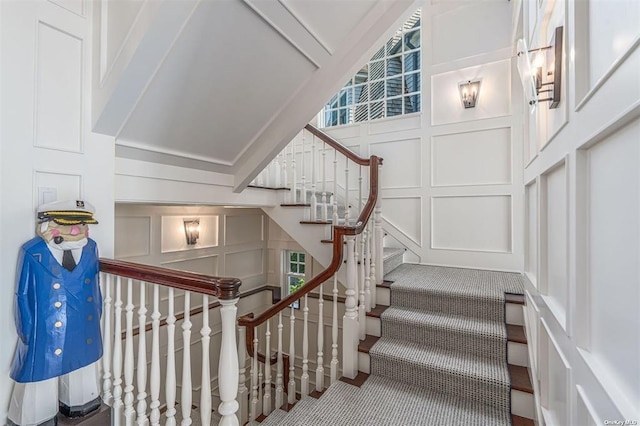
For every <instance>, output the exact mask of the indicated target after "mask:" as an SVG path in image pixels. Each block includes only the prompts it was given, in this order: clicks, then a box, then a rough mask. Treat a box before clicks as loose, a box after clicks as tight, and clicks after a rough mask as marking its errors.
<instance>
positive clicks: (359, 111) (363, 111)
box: [353, 104, 369, 122]
mask: <svg viewBox="0 0 640 426" xmlns="http://www.w3.org/2000/svg"><path fill="white" fill-rule="evenodd" d="M368 118H369V114H368V112H367V105H366V104H364V105H356V112H355V115H354V117H353V120H354V121H356V122H358V121H367V119H368Z"/></svg>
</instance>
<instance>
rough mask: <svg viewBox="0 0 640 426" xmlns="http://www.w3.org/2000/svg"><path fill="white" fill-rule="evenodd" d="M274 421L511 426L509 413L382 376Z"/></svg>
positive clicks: (297, 425)
mask: <svg viewBox="0 0 640 426" xmlns="http://www.w3.org/2000/svg"><path fill="white" fill-rule="evenodd" d="M272 415H273V414H272ZM270 420H271V416H269V417H268V418H267V420H266V421H265V422H264V423H262V425H264V426H274V425H281V426H302V425H309V426H311V425H313V426H364V425H367V426H389V425H415V426H418V425H435V424H452V425H465V426H509V425H510V419H509V415H508V414H507V413H505V412H504V410H498V409H496V408H495V407H491V406H489V405H486V404H482V403H475V402H473V401H469V400H464V399H459V398H455V397H452V396H451V395H446V394H442V393H439V392H436V391H432V390H429V389H424V388H420V387H417V386H411V385H407V384H406V383H401V382H398V381H395V380H392V379H388V378H385V377H379V376H371V377H370V378H369V380H367V381H366V382H365V383H364V384H363V385H362V387H361V388H356V387H354V386H351V385H348V384H346V383H343V382H340V381H338V382H336V383H334V384H333V385H331V387H329V389H327V391H326V392H325V393H324V395H323V396H322V398H320V399H319V400H318V402H317V404H315V405H313V406H308V407H303V406H300V407H295V408H294V409H293V410H292V411H291V413H290V415H289V416H287V417H286V418H284V419H281V418H278V419H277V421H275V422H270ZM267 422H268V423H267Z"/></svg>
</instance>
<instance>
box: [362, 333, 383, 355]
mask: <svg viewBox="0 0 640 426" xmlns="http://www.w3.org/2000/svg"><path fill="white" fill-rule="evenodd" d="M378 340H380V337H379V336H372V335H371V334H367V335H366V336H365V338H364V340H360V342H359V343H358V352H362V353H365V354H368V353H369V351H370V350H371V348H372V347H373V345H374V344H375V343H376V342H377V341H378Z"/></svg>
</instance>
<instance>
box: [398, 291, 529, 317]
mask: <svg viewBox="0 0 640 426" xmlns="http://www.w3.org/2000/svg"><path fill="white" fill-rule="evenodd" d="M391 304H392V305H393V306H395V307H398V308H409V309H417V310H422V311H429V312H432V313H437V314H446V315H453V316H462V317H466V318H469V319H474V318H476V319H481V320H489V321H495V320H497V319H499V320H500V321H503V320H504V318H503V317H504V305H503V303H500V302H499V301H497V300H492V299H467V300H466V301H465V302H464V303H459V298H458V297H457V296H456V295H455V294H444V293H440V292H435V291H434V292H424V293H417V292H413V291H410V290H406V289H399V288H394V289H393V294H392V297H391ZM520 315H521V316H522V312H520Z"/></svg>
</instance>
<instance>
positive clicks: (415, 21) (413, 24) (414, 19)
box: [402, 9, 422, 31]
mask: <svg viewBox="0 0 640 426" xmlns="http://www.w3.org/2000/svg"><path fill="white" fill-rule="evenodd" d="M421 12H422V11H421V10H420V9H418V10H416V12H415V13H414V14H413V15H411V18H409V19H408V20H407V22H405V24H404V25H403V26H402V28H403V29H404V30H405V31H406V30H410V29H412V28H417V27H419V26H420V15H422V13H421Z"/></svg>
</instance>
